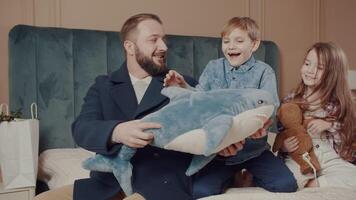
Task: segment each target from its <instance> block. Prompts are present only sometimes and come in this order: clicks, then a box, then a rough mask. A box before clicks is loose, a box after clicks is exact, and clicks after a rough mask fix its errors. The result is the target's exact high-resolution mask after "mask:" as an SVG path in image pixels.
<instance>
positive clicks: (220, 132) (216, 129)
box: [203, 115, 232, 156]
mask: <svg viewBox="0 0 356 200" xmlns="http://www.w3.org/2000/svg"><path fill="white" fill-rule="evenodd" d="M231 127H232V116H230V115H219V116H217V117H215V118H213V119H211V120H209V122H208V123H207V124H205V125H204V126H203V130H204V131H205V132H206V135H207V136H206V137H207V141H206V143H205V150H204V155H205V156H209V155H211V154H213V153H216V152H215V149H216V148H217V147H218V146H219V144H220V143H221V141H222V140H223V139H224V137H225V136H226V135H227V134H228V132H229V130H230V129H231Z"/></svg>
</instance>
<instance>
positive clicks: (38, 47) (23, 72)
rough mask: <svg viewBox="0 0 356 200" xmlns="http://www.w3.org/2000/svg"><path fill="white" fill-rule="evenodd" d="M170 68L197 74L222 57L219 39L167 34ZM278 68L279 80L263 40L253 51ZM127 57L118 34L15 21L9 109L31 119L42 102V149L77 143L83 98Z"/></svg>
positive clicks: (269, 45) (274, 56)
mask: <svg viewBox="0 0 356 200" xmlns="http://www.w3.org/2000/svg"><path fill="white" fill-rule="evenodd" d="M167 41H168V48H169V50H168V61H167V62H168V66H171V68H173V69H176V70H177V71H179V72H181V73H183V74H187V75H191V76H193V77H195V78H198V77H199V75H200V73H201V72H202V71H203V69H204V67H205V65H206V64H207V63H208V61H209V60H211V59H216V58H218V57H222V53H221V50H220V49H221V40H220V39H219V38H213V37H196V36H177V35H169V36H168V38H167ZM255 56H256V58H257V59H259V60H262V61H264V62H266V63H268V64H269V65H271V66H272V68H274V70H275V72H276V75H277V80H278V79H279V55H278V48H277V46H276V44H275V43H273V42H270V41H263V42H262V43H261V45H260V48H259V49H258V51H257V52H256V53H255ZM123 61H124V51H123V48H122V45H121V41H120V34H119V33H118V32H111V31H95V30H79V29H65V28H47V27H35V26H26V25H17V26H15V27H14V28H13V29H12V30H11V31H10V33H9V87H10V109H11V110H13V111H15V110H21V111H22V112H23V113H24V115H25V117H29V107H30V104H31V103H32V102H36V103H37V105H38V112H39V119H40V152H41V151H43V150H46V149H52V148H69V147H75V146H76V145H75V144H74V141H73V139H72V135H71V130H70V125H71V123H72V122H73V121H74V119H75V117H76V116H77V115H78V114H79V112H80V109H81V105H82V103H83V97H84V96H85V94H86V92H87V90H88V89H89V87H90V85H91V84H92V83H93V82H94V79H95V77H96V76H97V75H99V74H107V73H110V72H112V71H114V70H116V69H118V68H119V67H120V66H121V64H122V63H123Z"/></svg>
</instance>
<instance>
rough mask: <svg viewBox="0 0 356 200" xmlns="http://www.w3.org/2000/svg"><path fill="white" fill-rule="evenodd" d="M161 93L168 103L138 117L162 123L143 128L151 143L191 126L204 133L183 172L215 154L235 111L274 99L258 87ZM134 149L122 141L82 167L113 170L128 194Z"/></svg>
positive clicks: (197, 167)
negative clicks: (111, 151) (113, 151)
mask: <svg viewBox="0 0 356 200" xmlns="http://www.w3.org/2000/svg"><path fill="white" fill-rule="evenodd" d="M162 94H163V95H165V96H167V97H169V98H170V103H169V104H168V105H167V106H165V107H163V108H162V109H160V110H159V111H157V112H154V113H151V114H149V115H147V116H146V117H144V118H142V121H145V122H158V123H160V124H161V126H162V128H160V129H151V130H147V131H149V132H152V133H153V134H154V140H153V142H152V143H151V145H153V146H156V147H160V148H165V147H166V146H167V144H169V143H171V142H172V141H173V140H175V139H176V138H177V137H179V136H181V135H184V134H185V133H187V132H189V131H192V130H195V129H202V130H203V132H204V135H205V134H206V137H205V138H206V140H205V143H204V144H202V145H203V147H204V148H203V151H201V153H198V154H200V155H196V156H194V157H193V160H192V162H191V164H190V166H189V168H188V169H187V172H186V173H187V175H192V174H194V173H196V172H197V171H199V170H200V169H201V168H202V167H204V166H205V165H206V164H207V163H209V162H210V161H211V160H212V159H213V158H214V157H215V153H216V150H217V148H218V147H219V145H220V144H221V142H222V140H223V139H224V138H225V136H226V135H227V134H228V132H229V130H230V128H231V127H232V124H233V118H234V117H235V116H236V115H238V114H240V113H243V112H245V111H247V110H251V109H254V108H257V107H260V106H263V105H273V103H274V102H273V99H272V96H271V95H270V94H269V93H268V92H266V91H264V90H258V89H220V90H212V91H208V92H196V91H190V90H186V89H182V88H177V87H168V88H164V89H163V90H162ZM268 117H269V116H268ZM236 142H237V141H236ZM183 151H184V150H183ZM135 152H136V149H134V148H130V147H128V146H125V145H123V146H122V148H121V150H120V151H119V153H118V155H117V156H116V157H106V156H103V155H99V154H97V155H95V156H94V157H92V158H89V159H88V160H86V161H85V162H84V163H83V167H84V168H85V169H88V170H94V171H103V172H112V173H114V175H115V177H116V179H117V180H118V182H119V184H120V186H121V188H122V189H123V191H124V192H125V193H126V194H127V195H129V194H131V193H132V187H131V176H132V166H131V164H130V159H131V158H132V156H133V155H134V154H135ZM188 153H189V151H188ZM190 153H191V152H190Z"/></svg>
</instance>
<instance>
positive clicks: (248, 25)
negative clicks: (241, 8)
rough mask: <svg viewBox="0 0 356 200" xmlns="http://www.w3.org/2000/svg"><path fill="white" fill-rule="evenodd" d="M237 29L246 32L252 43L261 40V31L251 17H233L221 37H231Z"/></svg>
mask: <svg viewBox="0 0 356 200" xmlns="http://www.w3.org/2000/svg"><path fill="white" fill-rule="evenodd" d="M235 28H239V29H241V30H243V31H246V32H247V34H248V36H249V37H250V39H251V40H252V41H256V40H260V39H261V36H260V29H259V27H258V25H257V23H256V22H255V20H253V19H251V18H249V17H233V18H231V19H230V20H229V21H228V22H227V23H226V24H225V26H224V28H223V30H222V31H221V37H224V36H226V35H229V34H230V33H231V32H232V31H233V30H234V29H235Z"/></svg>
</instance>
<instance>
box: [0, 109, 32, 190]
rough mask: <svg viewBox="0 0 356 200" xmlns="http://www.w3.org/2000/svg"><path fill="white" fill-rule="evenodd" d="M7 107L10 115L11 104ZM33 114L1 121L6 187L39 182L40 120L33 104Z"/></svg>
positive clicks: (1, 156)
mask: <svg viewBox="0 0 356 200" xmlns="http://www.w3.org/2000/svg"><path fill="white" fill-rule="evenodd" d="M3 106H4V104H2V105H1V106H0V112H2V111H3V109H2V107H3ZM5 107H6V108H7V109H6V110H7V115H9V113H8V110H9V109H8V106H7V105H5ZM31 116H32V119H16V118H15V119H14V120H11V121H2V122H1V123H0V165H1V174H2V180H3V185H4V187H5V189H12V188H20V187H28V186H35V185H36V178H37V161H38V140H39V123H38V119H37V106H36V104H34V103H33V104H32V105H31Z"/></svg>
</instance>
